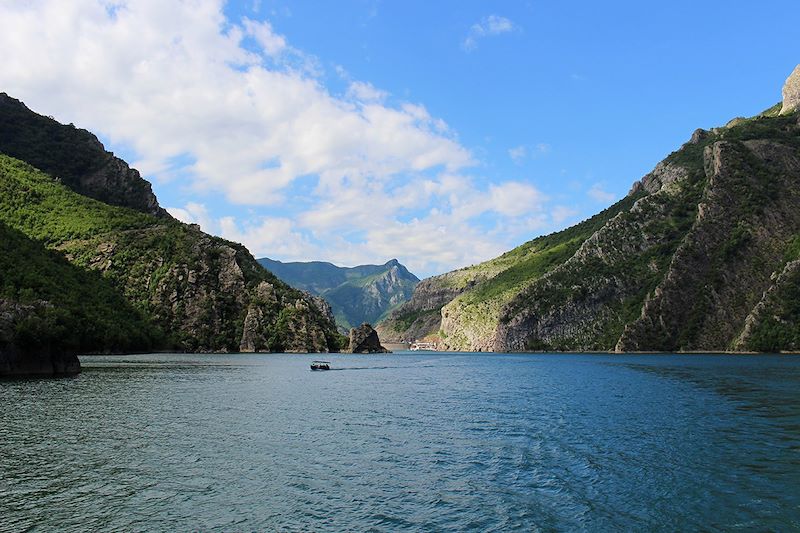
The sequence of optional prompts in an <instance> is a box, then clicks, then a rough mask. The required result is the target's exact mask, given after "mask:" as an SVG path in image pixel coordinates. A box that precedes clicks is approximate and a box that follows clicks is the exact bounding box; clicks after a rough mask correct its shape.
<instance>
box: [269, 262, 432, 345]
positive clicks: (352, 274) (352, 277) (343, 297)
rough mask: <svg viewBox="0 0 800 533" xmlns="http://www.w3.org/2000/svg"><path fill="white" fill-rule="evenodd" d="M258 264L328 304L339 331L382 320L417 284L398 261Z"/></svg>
mask: <svg viewBox="0 0 800 533" xmlns="http://www.w3.org/2000/svg"><path fill="white" fill-rule="evenodd" d="M258 261H259V263H260V264H261V265H262V266H263V267H264V268H266V269H267V270H269V271H270V272H272V273H273V274H275V275H276V276H278V277H279V278H280V279H281V280H283V281H285V282H286V283H288V284H289V285H291V286H292V287H295V288H297V289H302V290H306V291H309V292H310V293H312V294H314V295H316V296H319V297H321V298H324V299H325V300H326V301H328V302H329V303H330V305H331V309H332V310H333V314H334V316H335V317H336V322H337V324H338V325H339V329H340V331H342V332H346V331H347V330H348V329H349V328H350V327H351V326H355V325H358V324H362V323H364V322H367V323H375V322H376V321H378V320H380V319H381V318H383V317H385V316H386V315H388V314H389V313H390V312H391V311H392V310H393V309H395V308H397V307H398V306H400V305H401V304H403V303H404V302H406V301H407V300H408V299H409V298H411V294H412V293H413V291H414V287H416V285H417V283H419V279H418V278H417V277H416V276H415V275H414V274H412V273H411V272H409V271H408V269H407V268H406V267H404V266H403V265H401V264H400V263H399V262H398V261H397V259H392V260H391V261H388V262H386V263H385V264H383V265H359V266H355V267H338V266H336V265H333V264H331V263H325V262H320V261H311V262H294V263H283V262H281V261H275V260H272V259H268V258H263V259H259V260H258Z"/></svg>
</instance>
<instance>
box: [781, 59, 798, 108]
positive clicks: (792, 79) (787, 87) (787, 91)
mask: <svg viewBox="0 0 800 533" xmlns="http://www.w3.org/2000/svg"><path fill="white" fill-rule="evenodd" d="M782 94H783V106H782V107H781V115H786V114H788V113H793V112H795V111H797V110H799V109H800V65H797V66H796V67H795V69H794V71H792V73H791V74H790V75H789V77H788V78H787V79H786V83H785V84H784V85H783V92H782Z"/></svg>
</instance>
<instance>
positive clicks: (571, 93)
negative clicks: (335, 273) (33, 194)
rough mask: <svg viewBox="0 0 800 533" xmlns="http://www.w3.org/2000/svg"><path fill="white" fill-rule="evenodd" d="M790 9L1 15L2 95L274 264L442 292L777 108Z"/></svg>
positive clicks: (167, 5) (37, 10)
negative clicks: (391, 267) (108, 153)
mask: <svg viewBox="0 0 800 533" xmlns="http://www.w3.org/2000/svg"><path fill="white" fill-rule="evenodd" d="M798 15H800V5H798V4H797V3H796V2H789V1H764V2H759V3H754V2H744V1H742V2H733V1H708V2H702V3H698V2H668V3H650V4H649V5H645V4H644V3H642V2H602V3H599V2H534V1H531V2H525V1H516V2H504V1H492V2H477V1H472V2H465V1H458V2H444V1H441V2H421V1H403V2H388V1H375V0H353V1H345V0H342V1H338V2H319V1H316V2H310V1H309V2H306V1H291V2H287V1H272V0H261V1H253V0H247V1H243V2H227V3H225V2H222V1H219V0H193V1H191V2H179V1H176V2H162V1H157V0H140V1H133V0H131V1H117V0H114V1H110V0H108V1H105V0H104V1H97V0H75V1H72V2H59V1H55V0H41V1H39V2H33V3H28V2H0V47H2V49H3V50H10V51H11V53H9V54H7V55H6V56H7V57H6V59H5V60H4V67H3V69H1V70H0V90H3V91H5V92H8V93H9V94H11V95H13V96H15V97H17V98H20V99H22V100H23V101H25V102H26V103H27V104H28V105H29V107H31V108H32V109H34V110H36V111H38V112H40V113H43V114H47V115H53V116H55V117H56V118H57V119H59V120H61V121H62V122H73V123H75V124H76V125H78V126H81V127H85V128H87V129H90V130H92V131H93V132H95V133H97V134H98V135H99V136H100V138H101V140H103V142H104V143H105V144H106V145H107V147H109V148H110V149H112V150H114V151H115V152H116V153H117V154H119V155H120V156H122V157H123V158H125V159H126V160H127V161H129V162H130V163H132V164H133V165H135V166H136V167H137V168H139V169H140V170H141V171H142V173H143V175H144V176H145V177H146V178H148V179H149V180H150V181H151V182H152V183H153V188H154V190H155V192H156V194H157V195H158V197H159V200H160V202H161V204H162V205H164V206H166V207H168V208H169V209H170V211H171V212H172V213H173V214H175V216H177V217H179V218H181V219H183V220H185V221H194V222H198V223H200V224H201V226H203V228H204V229H205V230H206V231H208V232H210V233H214V234H218V235H222V236H225V237H227V238H230V239H233V240H236V241H239V242H243V243H244V244H246V245H247V246H248V247H249V248H250V249H251V251H252V252H253V253H254V254H255V255H256V256H258V257H260V256H269V257H272V258H275V259H281V260H328V261H332V262H335V263H337V264H342V265H354V264H360V263H365V262H370V263H382V262H385V261H387V260H388V259H391V258H393V257H396V258H398V259H399V260H400V261H401V262H403V263H405V264H407V265H408V266H409V268H411V269H412V271H414V272H415V273H416V274H418V275H420V276H421V277H423V276H428V275H431V274H436V273H440V272H443V271H446V270H449V269H453V268H458V267H461V266H466V265H468V264H472V263H475V262H478V261H481V260H485V259H488V258H491V257H494V256H496V255H498V254H499V253H501V252H502V251H505V250H507V249H510V248H511V247H513V246H515V245H518V244H520V243H522V242H525V241H527V240H529V239H530V238H533V237H535V236H537V235H541V234H544V233H549V232H552V231H554V230H557V229H561V228H563V227H566V226H568V225H571V224H573V223H575V222H577V221H579V220H581V219H583V218H586V217H588V216H590V215H592V214H594V213H596V212H597V211H599V210H601V209H603V208H604V207H606V206H607V205H609V204H610V203H612V202H613V201H615V200H616V199H619V198H621V197H622V196H624V195H625V194H626V193H627V191H628V189H629V188H630V186H631V184H632V183H633V182H634V181H635V180H637V179H639V178H640V177H641V176H643V175H644V174H645V173H647V172H648V171H649V170H650V169H652V167H653V166H654V165H655V164H656V163H657V162H658V161H659V160H661V159H662V158H663V157H664V156H666V155H667V154H668V153H669V152H670V151H672V150H674V149H676V148H677V147H678V146H679V145H680V144H681V143H683V142H684V141H685V140H686V139H688V138H689V136H690V135H691V132H692V131H693V130H694V129H695V128H697V127H706V128H708V127H713V126H716V125H721V124H724V123H725V122H727V121H728V120H729V119H731V118H733V117H735V116H740V115H753V114H756V113H758V112H759V111H761V110H763V109H764V108H766V107H769V106H770V105H772V104H774V103H776V102H777V101H779V100H780V89H781V86H782V84H783V81H784V80H785V78H786V76H788V74H789V73H790V72H791V70H792V69H793V68H794V66H795V65H796V64H798V63H800V40H798V39H797V27H796V21H797V20H798Z"/></svg>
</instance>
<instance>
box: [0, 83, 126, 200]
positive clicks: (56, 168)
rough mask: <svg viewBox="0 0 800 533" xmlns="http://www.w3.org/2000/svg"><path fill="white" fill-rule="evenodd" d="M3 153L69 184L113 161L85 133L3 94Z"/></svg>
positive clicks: (0, 144)
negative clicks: (34, 111)
mask: <svg viewBox="0 0 800 533" xmlns="http://www.w3.org/2000/svg"><path fill="white" fill-rule="evenodd" d="M0 152H3V153H5V154H7V155H9V156H11V157H14V158H16V159H20V160H22V161H27V162H29V163H31V164H32V165H34V166H36V168H39V169H41V170H43V171H44V172H46V173H48V174H51V175H53V176H58V177H59V178H60V179H61V180H63V181H64V182H65V183H66V184H68V185H72V184H77V183H78V181H79V179H80V177H81V176H84V175H86V174H89V173H91V172H93V171H96V170H98V169H99V168H100V167H102V166H103V165H104V164H105V163H106V161H108V159H109V158H110V155H109V154H108V153H106V151H105V150H104V149H103V146H102V145H101V144H100V142H99V141H98V140H97V138H96V137H95V136H94V135H92V134H91V133H89V132H88V131H86V130H80V129H77V128H75V127H74V126H72V125H71V124H70V125H69V126H64V125H62V124H59V123H58V122H56V121H55V120H53V119H52V118H48V117H43V116H41V115H37V114H36V113H33V112H31V111H30V110H29V109H28V108H26V107H25V106H24V105H23V104H22V103H21V102H19V101H17V100H14V99H13V98H10V97H8V96H7V95H6V94H5V93H0Z"/></svg>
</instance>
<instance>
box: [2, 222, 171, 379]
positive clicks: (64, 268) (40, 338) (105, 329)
mask: <svg viewBox="0 0 800 533" xmlns="http://www.w3.org/2000/svg"><path fill="white" fill-rule="evenodd" d="M162 340H163V335H162V334H161V333H160V332H159V331H157V330H156V329H155V328H153V327H152V326H151V325H150V324H149V323H148V322H147V321H146V320H145V319H144V317H143V316H142V314H141V313H140V312H139V311H138V310H136V309H135V308H134V307H133V306H132V305H130V303H128V302H127V301H126V300H125V298H123V297H122V295H121V294H120V293H119V292H118V291H116V290H115V289H114V287H113V286H112V285H111V283H109V282H108V281H107V280H105V279H104V278H103V277H102V276H100V275H99V273H97V272H92V271H87V270H83V269H81V268H78V267H76V266H75V265H72V264H71V263H69V262H68V261H67V260H66V259H65V258H64V256H63V255H62V254H60V253H58V252H56V251H53V250H48V249H46V248H45V247H44V246H43V245H42V243H40V242H38V241H34V240H32V239H30V238H28V237H27V236H26V235H25V234H23V233H21V232H19V231H16V230H14V229H11V228H10V227H8V226H7V225H6V224H4V223H2V222H0V376H2V375H8V374H69V373H75V372H76V371H77V370H78V369H79V364H78V359H77V357H76V354H77V353H80V352H86V351H100V352H111V351H128V350H130V349H139V350H142V349H145V350H146V349H149V348H150V347H152V346H155V345H158V343H160V342H162Z"/></svg>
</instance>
